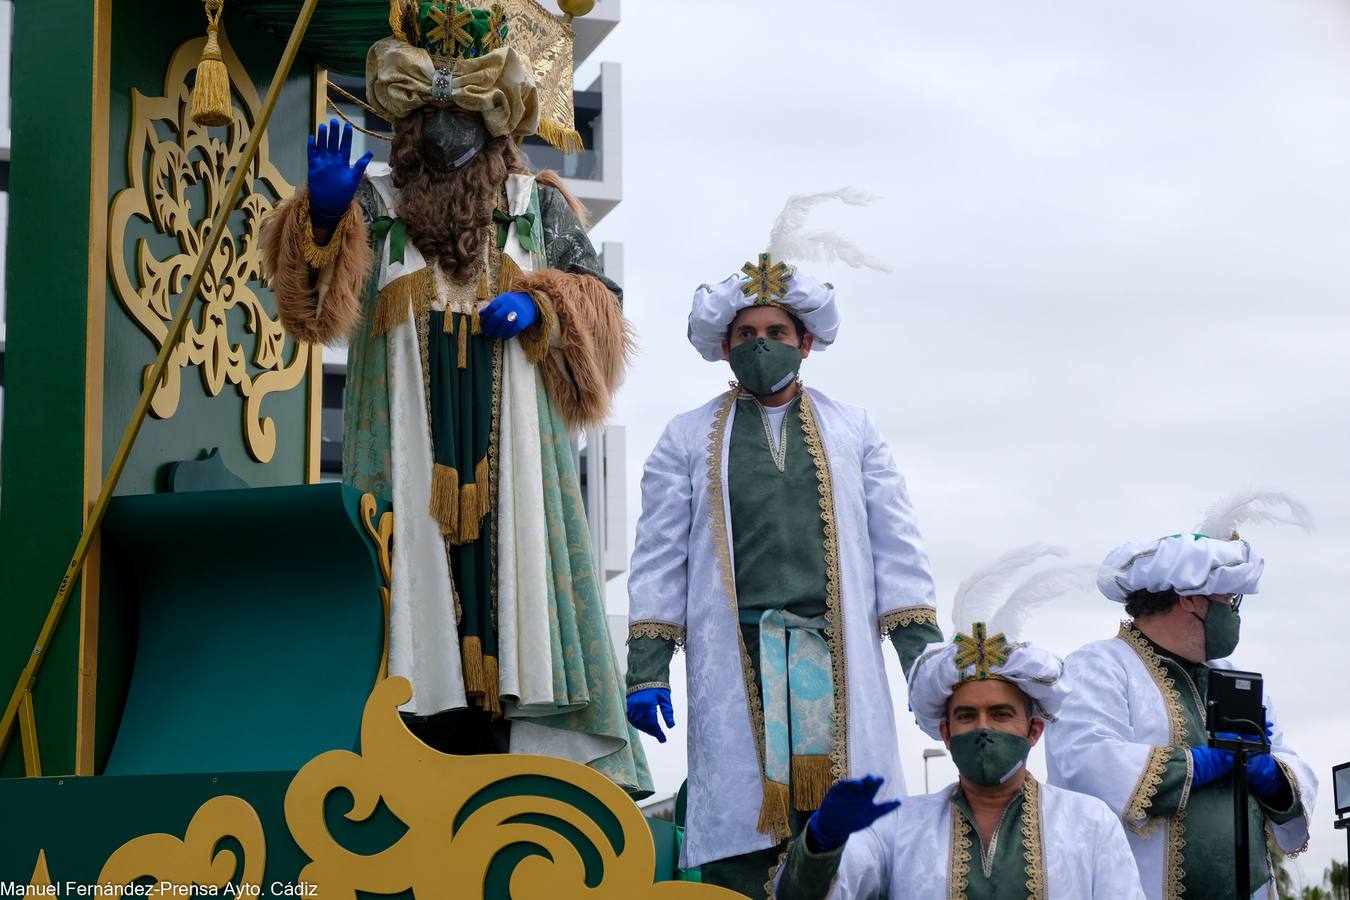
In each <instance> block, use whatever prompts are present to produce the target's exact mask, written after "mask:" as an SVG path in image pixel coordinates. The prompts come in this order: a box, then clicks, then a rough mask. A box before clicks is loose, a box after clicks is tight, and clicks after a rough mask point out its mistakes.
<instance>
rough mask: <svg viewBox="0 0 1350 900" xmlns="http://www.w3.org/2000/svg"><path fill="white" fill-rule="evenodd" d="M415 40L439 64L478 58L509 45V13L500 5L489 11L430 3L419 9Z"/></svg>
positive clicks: (420, 5) (495, 5) (450, 3)
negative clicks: (507, 42)
mask: <svg viewBox="0 0 1350 900" xmlns="http://www.w3.org/2000/svg"><path fill="white" fill-rule="evenodd" d="M416 23H417V26H416V27H417V35H416V37H415V39H414V40H413V41H409V43H416V44H417V45H418V46H419V47H421V48H422V49H423V50H426V51H427V52H428V53H430V54H431V58H432V59H433V60H435V61H436V62H451V61H453V60H456V59H477V58H478V57H480V56H486V55H487V54H489V53H491V52H492V51H493V50H498V49H500V48H502V47H505V46H506V35H507V31H508V29H507V26H506V10H505V9H504V8H503V7H502V5H501V4H500V3H494V4H492V6H490V7H488V8H487V9H481V8H478V7H473V6H463V5H461V4H459V3H454V2H448V3H447V2H437V0H428V2H423V3H420V4H418V7H417V18H416Z"/></svg>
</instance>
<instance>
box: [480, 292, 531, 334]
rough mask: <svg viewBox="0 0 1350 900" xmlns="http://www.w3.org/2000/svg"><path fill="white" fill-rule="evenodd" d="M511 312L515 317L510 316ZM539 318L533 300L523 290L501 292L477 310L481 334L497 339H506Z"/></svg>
mask: <svg viewBox="0 0 1350 900" xmlns="http://www.w3.org/2000/svg"><path fill="white" fill-rule="evenodd" d="M512 313H514V314H515V318H512V317H511V316H512ZM538 318H539V310H538V309H537V308H536V307H535V305H534V300H532V299H530V295H529V294H526V293H524V292H523V291H512V292H511V293H509V294H502V295H501V296H500V297H498V298H497V299H496V300H493V301H492V302H491V303H489V304H488V305H487V306H485V307H483V308H482V309H481V310H479V311H478V320H479V321H480V322H481V323H482V324H483V334H485V335H487V336H488V337H490V338H496V339H497V340H499V341H507V340H510V339H511V338H513V337H515V336H516V335H518V334H520V333H521V332H522V331H524V330H525V329H526V328H529V327H530V326H531V325H533V324H534V323H535V320H536V319H538Z"/></svg>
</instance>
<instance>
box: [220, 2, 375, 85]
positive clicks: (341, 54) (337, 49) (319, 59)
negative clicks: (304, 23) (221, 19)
mask: <svg viewBox="0 0 1350 900" xmlns="http://www.w3.org/2000/svg"><path fill="white" fill-rule="evenodd" d="M301 5H302V3H301V0H231V2H230V4H229V5H228V6H227V7H226V10H225V16H226V18H227V19H228V18H229V17H230V15H231V14H237V15H240V16H241V17H243V18H244V19H246V20H248V21H249V23H250V24H252V25H254V26H255V27H257V28H259V29H261V30H264V31H267V32H269V33H271V34H272V35H274V36H275V37H276V38H277V40H284V39H285V37H286V35H288V34H290V30H291V26H292V25H293V24H294V23H295V19H296V16H297V15H298V14H299V12H300V7H301ZM389 31H390V29H389V0H342V2H340V3H333V2H329V3H323V4H320V6H319V8H318V9H317V10H316V11H315V13H314V21H313V22H312V23H311V24H310V27H309V31H308V33H307V34H306V35H305V41H304V43H303V44H302V45H301V47H300V52H301V53H302V54H304V55H305V56H306V57H307V58H308V59H310V60H312V61H313V62H315V63H316V64H318V65H321V66H323V67H325V68H328V69H331V70H333V71H334V72H338V73H340V74H343V75H357V76H363V75H365V74H366V51H367V50H369V49H370V45H371V44H373V43H375V42H376V41H378V40H379V39H380V38H383V37H388V35H389Z"/></svg>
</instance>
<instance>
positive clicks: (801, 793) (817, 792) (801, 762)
mask: <svg viewBox="0 0 1350 900" xmlns="http://www.w3.org/2000/svg"><path fill="white" fill-rule="evenodd" d="M832 784H834V772H833V771H832V769H831V766H830V755H829V754H828V753H825V754H821V755H819V756H814V755H812V756H793V757H792V808H793V809H796V810H800V811H802V812H810V811H811V810H815V809H820V804H821V801H822V800H824V799H825V792H826V791H828V790H829V789H830V785H832Z"/></svg>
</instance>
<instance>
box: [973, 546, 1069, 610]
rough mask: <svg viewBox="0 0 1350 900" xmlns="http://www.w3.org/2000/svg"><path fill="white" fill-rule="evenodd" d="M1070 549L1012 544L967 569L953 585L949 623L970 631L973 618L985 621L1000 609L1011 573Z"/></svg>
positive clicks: (1010, 579) (1061, 554)
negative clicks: (964, 574)
mask: <svg viewBox="0 0 1350 900" xmlns="http://www.w3.org/2000/svg"><path fill="white" fill-rule="evenodd" d="M1068 555H1069V551H1068V550H1065V549H1064V548H1063V547H1057V546H1055V545H1054V544H1045V543H1037V544H1027V545H1026V546H1023V547H1014V548H1013V549H1012V550H1009V551H1008V552H1007V553H1004V554H1003V555H1002V556H1000V557H999V558H998V559H996V560H994V561H993V562H991V563H989V564H988V565H986V566H982V567H981V568H979V569H976V570H975V571H974V572H972V573H970V575H968V576H967V577H966V579H965V581H962V582H961V584H960V586H959V587H957V589H956V597H955V598H954V599H953V601H952V624H953V625H955V626H956V630H957V631H969V629H970V626H971V623H973V622H988V621H990V620H991V619H992V618H993V617H994V614H995V613H996V612H997V611H998V610H999V607H1000V605H1001V604H1000V602H999V601H1000V600H1002V599H1003V597H1004V595H1005V592H1006V591H1007V590H1008V587H1009V585H1010V584H1012V580H1013V578H1014V576H1016V575H1017V573H1018V572H1020V571H1022V570H1023V569H1025V568H1026V567H1027V566H1029V565H1031V564H1032V563H1034V562H1036V561H1037V560H1040V559H1044V558H1046V557H1047V556H1057V557H1061V558H1062V557H1065V556H1068Z"/></svg>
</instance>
